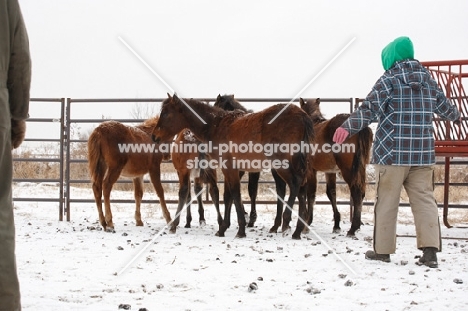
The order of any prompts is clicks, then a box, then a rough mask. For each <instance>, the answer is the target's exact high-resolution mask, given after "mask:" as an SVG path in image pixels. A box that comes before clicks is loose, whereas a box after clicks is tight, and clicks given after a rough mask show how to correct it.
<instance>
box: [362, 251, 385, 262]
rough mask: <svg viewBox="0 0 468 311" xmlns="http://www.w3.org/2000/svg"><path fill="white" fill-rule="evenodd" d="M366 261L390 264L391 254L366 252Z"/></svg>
mask: <svg viewBox="0 0 468 311" xmlns="http://www.w3.org/2000/svg"><path fill="white" fill-rule="evenodd" d="M366 259H369V260H380V261H383V262H390V254H377V253H376V252H374V251H367V252H366Z"/></svg>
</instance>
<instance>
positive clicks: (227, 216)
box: [216, 179, 232, 237]
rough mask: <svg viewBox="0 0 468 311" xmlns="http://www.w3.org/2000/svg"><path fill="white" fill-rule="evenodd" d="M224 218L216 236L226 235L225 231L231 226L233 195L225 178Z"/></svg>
mask: <svg viewBox="0 0 468 311" xmlns="http://www.w3.org/2000/svg"><path fill="white" fill-rule="evenodd" d="M223 197H224V219H223V221H222V224H221V225H220V226H219V230H218V232H216V236H219V237H224V232H226V230H227V229H228V228H229V227H230V226H231V206H232V196H231V192H230V188H229V184H228V181H227V180H226V179H224V195H223Z"/></svg>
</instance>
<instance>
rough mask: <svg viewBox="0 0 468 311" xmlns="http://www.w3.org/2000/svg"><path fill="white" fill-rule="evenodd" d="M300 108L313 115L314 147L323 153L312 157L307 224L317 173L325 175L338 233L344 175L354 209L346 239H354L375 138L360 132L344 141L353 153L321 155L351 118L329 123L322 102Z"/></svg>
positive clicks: (339, 117)
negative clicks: (339, 193)
mask: <svg viewBox="0 0 468 311" xmlns="http://www.w3.org/2000/svg"><path fill="white" fill-rule="evenodd" d="M299 101H300V105H301V108H302V109H304V111H305V112H307V114H308V115H310V117H311V119H312V122H313V123H314V131H315V143H316V144H317V148H318V150H320V152H315V153H314V154H313V155H312V161H310V162H309V170H308V174H307V202H308V203H307V206H308V207H307V211H308V221H307V222H308V224H311V223H312V219H313V208H314V202H315V193H316V191H317V171H319V172H325V178H326V193H327V196H328V199H329V200H330V202H331V205H332V207H333V218H334V226H333V231H334V232H339V231H340V230H341V229H340V220H341V216H340V213H339V211H338V208H337V206H336V173H337V172H341V175H342V176H343V179H344V180H345V182H346V183H347V184H348V187H349V189H350V192H351V200H352V204H353V206H354V208H353V218H352V224H351V228H350V229H349V231H348V233H347V235H348V236H354V235H355V233H356V231H357V230H359V228H360V227H361V211H362V201H363V199H364V195H365V191H366V164H367V163H369V155H370V148H371V146H372V139H373V134H372V130H371V129H370V128H368V127H367V128H365V129H363V130H361V131H360V132H359V133H358V134H356V135H353V136H351V137H349V138H348V139H347V140H345V141H344V143H343V145H341V147H342V148H343V147H344V146H349V147H351V148H350V150H344V149H341V152H322V151H326V150H327V149H323V146H324V145H325V144H327V146H330V147H331V146H332V145H333V144H334V143H333V134H334V133H335V130H336V129H337V128H338V127H339V126H340V125H341V124H343V122H344V121H346V119H347V118H348V117H349V114H338V115H336V116H335V117H333V118H331V119H330V120H326V119H325V118H324V117H323V115H322V113H321V111H320V99H319V98H317V99H309V100H307V101H304V100H303V99H302V98H301V99H300V100H299Z"/></svg>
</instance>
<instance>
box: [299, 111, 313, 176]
mask: <svg viewBox="0 0 468 311" xmlns="http://www.w3.org/2000/svg"><path fill="white" fill-rule="evenodd" d="M302 120H303V124H304V136H303V137H302V142H303V143H304V145H306V146H310V144H312V143H313V142H314V140H315V131H314V124H313V122H312V119H311V118H310V117H309V116H308V115H305V116H303V117H302ZM301 149H302V150H301V168H304V174H305V173H306V172H307V168H308V165H309V163H308V161H309V150H308V148H301Z"/></svg>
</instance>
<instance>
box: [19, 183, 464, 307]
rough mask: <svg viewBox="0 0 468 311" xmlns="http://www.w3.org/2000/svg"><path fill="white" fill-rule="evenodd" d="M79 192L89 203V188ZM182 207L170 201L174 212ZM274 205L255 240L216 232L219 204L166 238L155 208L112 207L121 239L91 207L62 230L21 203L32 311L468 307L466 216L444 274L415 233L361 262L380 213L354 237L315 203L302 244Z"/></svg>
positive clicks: (366, 216) (80, 209)
mask: <svg viewBox="0 0 468 311" xmlns="http://www.w3.org/2000/svg"><path fill="white" fill-rule="evenodd" d="M14 191H15V194H16V195H17V196H21V197H27V196H31V197H34V196H37V195H40V196H47V195H51V196H52V195H54V194H55V193H56V191H57V190H56V188H55V187H52V186H50V185H47V184H39V185H35V184H23V185H17V186H15V188H14ZM73 191H75V193H76V194H78V195H79V194H80V193H82V195H83V197H87V198H90V197H91V193H90V192H89V189H73ZM112 195H113V197H114V198H123V197H125V198H132V197H133V194H132V193H125V192H120V193H119V192H118V191H115V192H113V193H112ZM148 196H149V194H145V198H148ZM318 200H325V198H318ZM175 207H176V206H175V205H172V204H171V205H170V208H171V215H174V213H175ZM296 208H297V207H296ZM247 209H248V206H247ZM274 209H275V207H274V206H271V205H269V206H261V207H259V218H258V220H257V223H256V226H255V228H252V229H250V228H249V229H248V230H247V238H245V239H235V238H234V236H235V233H236V231H237V230H236V229H235V225H236V223H237V221H234V222H233V225H232V226H231V228H230V229H229V230H228V231H227V232H226V237H224V238H219V237H216V236H214V234H215V232H216V231H217V226H215V224H216V220H215V219H216V218H215V215H216V214H215V212H214V208H213V207H212V206H210V205H208V206H206V211H207V215H206V217H207V225H206V226H204V227H200V226H199V225H198V223H197V221H194V222H193V223H192V228H191V229H185V228H183V227H181V228H179V229H178V232H177V233H176V234H166V232H167V230H163V228H164V227H165V222H164V220H163V218H162V217H161V213H160V209H159V206H156V205H154V204H153V205H148V204H144V205H143V207H142V217H143V221H144V223H145V226H144V227H136V226H135V225H134V220H133V213H134V208H133V206H132V205H131V204H120V205H119V204H115V205H114V206H113V215H114V222H115V226H116V227H115V229H116V232H115V233H107V232H103V231H102V230H100V226H99V224H98V223H97V219H98V215H97V211H96V208H95V207H94V204H79V203H76V204H72V211H71V212H72V213H71V218H72V221H70V222H66V221H64V222H60V221H58V207H57V204H55V203H31V202H16V203H15V216H16V229H17V263H18V269H19V277H20V282H21V291H22V304H23V310H48V311H54V310H103V311H104V310H119V309H125V308H127V309H128V308H131V310H151V311H154V310H275V309H280V310H324V309H326V310H466V309H467V306H468V298H467V297H468V296H467V294H466V293H467V292H468V274H467V272H468V228H467V223H466V221H467V219H468V217H467V216H468V211H466V210H451V211H450V215H451V219H452V222H453V224H454V225H456V226H457V227H455V228H451V229H447V228H445V227H442V235H443V237H444V239H443V252H441V253H439V255H438V257H439V268H438V269H428V268H426V267H421V266H417V265H416V264H415V261H416V260H417V259H415V256H416V255H420V251H418V250H417V249H416V248H415V238H414V237H399V238H398V249H397V253H396V254H394V255H392V257H391V259H392V262H391V263H382V262H371V261H368V260H365V259H364V253H365V251H366V250H368V249H371V248H372V230H373V226H372V217H373V215H372V208H371V207H365V208H364V213H363V222H364V223H365V225H364V226H362V228H361V230H360V231H359V232H358V233H357V239H350V238H348V237H346V236H345V235H344V233H345V232H346V230H347V229H349V226H350V223H349V221H348V218H349V216H348V214H347V213H346V212H347V210H348V208H347V207H344V206H341V207H340V210H341V212H342V214H343V216H342V218H343V219H344V220H345V221H344V223H342V226H341V227H342V229H343V234H333V233H332V212H331V207H330V206H323V205H320V206H317V207H316V212H315V218H314V223H313V225H312V227H311V229H312V231H311V232H310V233H308V234H305V235H303V238H302V240H300V241H296V240H292V239H291V234H288V235H287V236H283V235H282V234H280V233H278V234H269V233H268V229H269V228H270V226H271V225H272V223H273V218H274ZM183 215H184V216H183V219H184V218H185V213H184V214H183ZM233 216H234V213H233ZM194 219H197V215H196V214H194ZM234 219H235V218H234ZM399 219H400V224H399V226H398V234H399V235H413V234H414V227H413V225H412V224H411V213H410V210H409V208H408V207H402V208H401V211H400V215H399ZM454 219H455V220H454ZM456 219H459V220H460V221H459V222H457V221H456ZM295 221H296V218H295V217H294V218H293V225H295ZM464 222H465V223H464ZM181 223H182V225H183V224H185V220H182V222H181ZM463 227H464V228H463ZM159 233H161V234H159ZM453 238H461V239H453ZM148 243H149V244H148ZM132 260H133V261H132ZM129 263H131V264H129ZM119 272H120V273H119ZM253 283H255V284H253ZM249 288H250V290H249Z"/></svg>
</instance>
